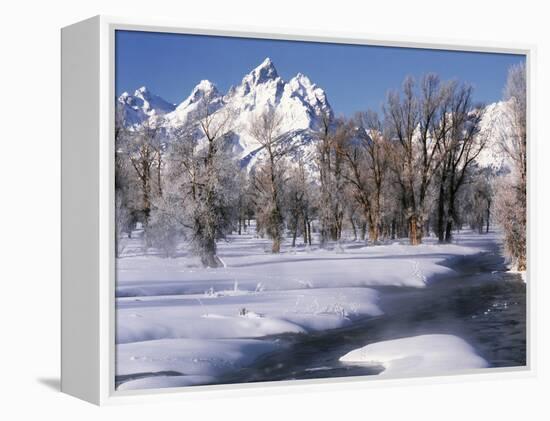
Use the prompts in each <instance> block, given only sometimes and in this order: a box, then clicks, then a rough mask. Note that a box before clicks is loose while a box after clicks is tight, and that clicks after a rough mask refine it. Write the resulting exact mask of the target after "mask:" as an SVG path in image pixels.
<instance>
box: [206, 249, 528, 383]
mask: <svg viewBox="0 0 550 421" xmlns="http://www.w3.org/2000/svg"><path fill="white" fill-rule="evenodd" d="M452 267H453V268H454V269H455V270H456V271H457V272H458V274H457V275H456V276H455V277H452V278H447V279H444V280H440V281H438V282H434V283H432V284H430V285H429V286H427V287H426V288H404V287H373V289H376V290H378V291H380V293H381V294H380V296H381V301H380V307H381V309H382V311H383V312H384V314H383V315H382V316H379V317H374V318H365V319H363V320H360V321H356V322H355V323H354V324H353V325H351V326H349V327H345V328H341V329H335V330H330V331H325V332H319V333H311V334H307V335H305V334H298V335H297V334H286V335H277V336H276V337H273V338H271V339H272V340H277V341H280V342H282V343H284V344H285V345H286V346H284V347H282V349H281V350H280V351H277V352H276V353H273V354H270V355H267V356H265V357H263V358H261V359H260V360H259V361H257V363H256V364H255V365H254V366H252V367H248V368H244V369H241V370H239V371H237V372H233V373H231V374H229V375H226V376H225V377H223V378H221V379H219V381H218V382H217V383H218V384H220V383H221V384H223V383H243V382H257V381H273V380H291V379H312V378H327V377H345V376H359V375H372V374H378V373H380V372H381V371H382V368H381V367H372V366H371V367H368V366H353V365H347V364H342V363H340V362H339V361H338V360H339V358H340V357H341V356H342V355H344V354H346V353H347V352H349V351H351V350H352V349H355V348H360V347H363V346H365V345H367V344H369V343H373V342H380V341H385V340H390V339H397V338H402V337H407V336H416V335H422V334H436V333H443V334H453V335H457V336H459V337H461V338H462V339H464V340H465V341H467V342H468V343H469V344H471V345H472V346H473V347H474V348H475V349H476V351H477V353H478V354H479V355H480V356H482V357H483V358H485V360H487V361H488V363H489V364H490V366H491V367H514V366H524V365H525V364H526V284H525V283H524V282H523V281H522V280H521V278H520V276H519V275H516V274H511V273H507V272H505V270H506V268H505V265H504V259H503V258H502V256H501V254H500V251H499V249H498V247H497V246H496V245H495V246H494V247H493V249H491V250H490V251H488V252H484V253H481V254H478V255H476V256H471V257H465V258H462V259H460V260H459V261H457V260H455V261H454V262H453V263H452Z"/></svg>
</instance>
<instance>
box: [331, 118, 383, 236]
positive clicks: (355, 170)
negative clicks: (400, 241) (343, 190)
mask: <svg viewBox="0 0 550 421" xmlns="http://www.w3.org/2000/svg"><path fill="white" fill-rule="evenodd" d="M339 153H340V154H341V155H342V156H343V158H344V162H345V164H346V171H345V172H344V177H345V179H346V181H347V182H348V184H349V193H350V196H351V198H352V199H353V200H355V201H356V202H357V204H358V205H359V207H360V208H361V210H362V217H363V220H364V221H366V222H367V225H368V230H369V240H370V241H371V242H373V243H376V242H378V240H379V237H380V234H381V229H382V202H383V188H384V184H385V180H386V174H387V158H386V140H385V137H384V133H383V126H382V122H381V121H380V119H379V117H378V115H377V114H376V113H375V112H372V111H368V112H366V113H359V114H357V115H356V117H355V119H354V120H353V121H352V122H351V126H349V135H348V136H347V141H346V142H345V143H343V144H342V147H341V148H340V149H339ZM352 207H353V206H352ZM352 222H353V221H352ZM352 225H353V224H352ZM353 229H354V231H355V227H354V226H353Z"/></svg>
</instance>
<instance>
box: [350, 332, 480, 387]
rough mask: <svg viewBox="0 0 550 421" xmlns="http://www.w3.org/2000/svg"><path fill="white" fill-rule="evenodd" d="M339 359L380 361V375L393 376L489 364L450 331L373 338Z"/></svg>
mask: <svg viewBox="0 0 550 421" xmlns="http://www.w3.org/2000/svg"><path fill="white" fill-rule="evenodd" d="M340 361H342V362H344V363H350V364H369V365H381V366H383V367H384V371H382V372H381V375H386V376H395V377H397V376H399V377H405V376H415V375H433V374H444V373H448V372H451V371H456V370H467V369H473V368H484V367H487V366H488V363H487V361H485V360H484V359H483V358H481V357H480V356H479V355H477V354H476V352H475V350H474V349H473V348H472V346H470V345H469V344H468V343H467V342H466V341H464V340H463V339H461V338H459V337H458V336H453V335H421V336H413V337H409V338H402V339H395V340H390V341H383V342H376V343H373V344H369V345H367V346H365V347H363V348H359V349H355V350H353V351H351V352H349V353H347V354H346V355H344V356H343V357H341V358H340Z"/></svg>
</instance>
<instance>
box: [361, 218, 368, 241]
mask: <svg viewBox="0 0 550 421" xmlns="http://www.w3.org/2000/svg"><path fill="white" fill-rule="evenodd" d="M366 236H367V223H366V222H363V223H361V241H365V237H366Z"/></svg>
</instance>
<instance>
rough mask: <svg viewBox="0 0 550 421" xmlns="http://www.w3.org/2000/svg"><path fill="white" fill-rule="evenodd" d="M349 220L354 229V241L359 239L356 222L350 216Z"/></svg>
mask: <svg viewBox="0 0 550 421" xmlns="http://www.w3.org/2000/svg"><path fill="white" fill-rule="evenodd" d="M349 221H350V223H351V228H352V230H353V241H357V228H355V222H354V221H353V217H351V216H350V218H349Z"/></svg>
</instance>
